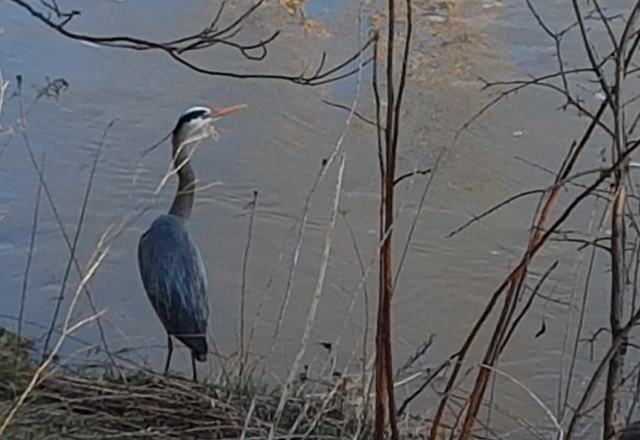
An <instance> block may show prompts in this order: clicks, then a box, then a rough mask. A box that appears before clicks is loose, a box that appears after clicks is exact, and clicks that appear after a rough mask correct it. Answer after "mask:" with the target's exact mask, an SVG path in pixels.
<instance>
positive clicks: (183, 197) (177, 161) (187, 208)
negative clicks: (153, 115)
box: [169, 140, 196, 220]
mask: <svg viewBox="0 0 640 440" xmlns="http://www.w3.org/2000/svg"><path fill="white" fill-rule="evenodd" d="M174 143H175V140H174ZM173 151H177V154H175V155H174V158H173V165H174V167H175V168H176V169H177V170H178V179H179V181H178V191H177V192H176V196H175V197H174V199H173V203H172V204H171V209H169V214H171V215H175V216H176V217H180V218H181V219H183V220H187V219H188V218H189V216H190V215H191V208H192V207H193V199H194V197H195V195H196V175H195V173H194V172H193V168H192V167H191V163H190V162H189V154H188V148H185V147H182V148H178V146H176V145H175V144H174V150H173Z"/></svg>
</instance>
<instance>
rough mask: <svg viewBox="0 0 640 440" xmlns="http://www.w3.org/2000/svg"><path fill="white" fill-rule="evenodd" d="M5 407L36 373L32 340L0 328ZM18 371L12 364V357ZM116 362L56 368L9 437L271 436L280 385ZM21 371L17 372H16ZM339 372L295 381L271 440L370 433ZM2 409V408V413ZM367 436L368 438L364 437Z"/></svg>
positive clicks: (0, 403) (0, 390)
mask: <svg viewBox="0 0 640 440" xmlns="http://www.w3.org/2000/svg"><path fill="white" fill-rule="evenodd" d="M0 335H1V336H0V397H1V399H0V410H4V409H6V408H7V406H8V405H10V404H11V402H12V401H13V398H14V397H16V396H17V395H19V394H20V393H22V392H23V391H24V389H25V388H26V386H27V384H28V381H29V379H30V378H31V376H32V375H33V373H34V371H35V367H36V366H35V364H33V363H31V362H30V361H29V359H28V356H29V351H28V350H29V349H30V348H31V344H30V343H29V342H28V341H26V340H24V339H22V340H21V342H20V344H19V350H18V351H17V352H16V350H15V347H16V341H17V339H16V336H15V335H13V334H12V333H9V332H7V331H4V330H0ZM16 362H17V363H18V369H15V363H16ZM119 370H120V372H124V373H125V374H124V375H123V376H120V374H119V373H118V374H113V373H112V372H113V368H112V366H109V365H105V366H104V367H100V366H98V367H92V368H91V369H87V370H84V371H83V372H78V371H67V370H65V369H63V368H55V367H52V369H51V370H47V371H46V372H45V373H44V374H43V375H42V378H41V380H40V382H39V383H38V386H37V387H36V388H35V389H34V390H33V392H32V393H31V394H30V396H29V402H28V405H24V406H23V407H22V408H21V409H20V410H19V411H18V412H17V413H16V417H15V418H14V420H13V423H12V424H11V425H10V426H9V429H8V430H7V431H6V432H5V436H7V437H6V438H29V439H47V438H70V439H85V438H87V439H88V438H111V439H149V438H161V439H184V438H190V439H223V438H244V439H253V438H267V437H269V432H270V429H271V428H272V426H273V421H274V417H275V415H276V410H277V407H278V404H279V401H280V394H279V390H276V389H275V388H274V389H269V388H268V387H266V386H260V385H254V384H252V383H251V382H238V381H233V382H229V381H221V383H219V384H217V385H208V384H207V385H205V384H194V383H192V382H190V381H187V380H184V379H181V378H173V377H164V376H160V375H157V374H154V373H152V372H150V371H145V370H134V369H126V368H124V367H122V366H121V367H120V368H119ZM16 371H17V372H18V373H17V375H16ZM347 383H348V381H346V380H345V379H342V378H338V380H337V381H333V382H332V383H328V384H326V385H325V386H324V387H323V389H317V390H315V391H313V392H310V391H309V390H310V387H308V383H307V381H305V380H298V381H296V383H295V384H294V387H293V390H292V393H291V396H290V397H289V398H288V399H287V401H286V405H285V406H284V409H283V412H282V415H281V416H280V422H279V424H278V427H277V429H276V430H275V432H274V434H273V437H272V438H308V439H320V438H336V439H337V438H345V439H346V438H353V436H354V434H355V433H356V432H359V433H360V435H363V436H366V432H367V429H368V428H367V427H365V426H363V425H362V423H361V416H362V414H363V411H362V409H363V408H362V405H361V404H360V403H359V402H360V401H361V400H360V399H358V398H357V397H356V394H354V393H353V390H351V389H350V388H349V387H348V386H346V384H347ZM3 412H4V411H3ZM361 438H363V437H361Z"/></svg>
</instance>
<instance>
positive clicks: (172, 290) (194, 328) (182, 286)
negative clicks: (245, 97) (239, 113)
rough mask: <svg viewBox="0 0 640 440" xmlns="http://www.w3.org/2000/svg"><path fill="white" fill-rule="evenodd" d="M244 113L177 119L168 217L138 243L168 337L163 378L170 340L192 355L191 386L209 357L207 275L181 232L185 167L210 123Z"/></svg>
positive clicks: (190, 185) (188, 181)
mask: <svg viewBox="0 0 640 440" xmlns="http://www.w3.org/2000/svg"><path fill="white" fill-rule="evenodd" d="M243 107H244V105H240V106H233V107H224V108H217V109H210V108H207V107H192V108H190V109H188V110H187V111H186V112H185V113H184V114H183V115H182V116H180V119H178V123H177V124H176V126H175V128H174V129H173V132H172V146H173V148H172V157H173V166H174V168H175V169H176V171H177V174H178V178H179V182H178V190H177V192H176V195H175V197H174V199H173V204H172V205H171V209H169V214H166V215H161V216H159V217H158V218H156V219H155V220H154V222H153V223H152V224H151V227H150V228H149V229H148V230H147V231H146V232H145V233H144V234H142V237H140V242H139V244H138V264H139V266H140V276H141V277H142V283H143V284H144V288H145V290H146V291H147V296H148V297H149V300H150V301H151V304H152V305H153V308H154V309H155V311H156V314H157V315H158V317H159V318H160V321H161V322H162V324H163V325H164V328H165V329H166V331H167V348H168V353H167V361H166V363H165V367H164V374H165V375H166V374H167V373H168V371H169V365H170V363H171V355H172V353H173V342H172V340H171V337H172V336H173V337H176V338H178V339H179V340H180V341H182V343H183V344H185V345H186V346H187V347H189V349H190V350H191V366H192V368H193V380H194V381H197V375H196V361H199V362H204V361H206V359H207V351H208V349H207V337H206V335H207V319H208V314H209V306H208V301H207V274H206V272H205V267H204V264H203V262H202V257H201V256H200V251H199V250H198V246H197V245H196V244H195V243H194V241H193V240H192V239H191V238H190V237H189V233H188V232H187V229H186V227H185V223H186V221H187V220H188V219H189V216H190V214H191V208H192V207H193V199H194V196H195V190H196V179H195V173H194V171H193V168H192V167H191V164H190V162H189V159H190V157H191V153H192V149H193V144H194V142H195V141H196V140H198V139H201V138H202V137H203V136H202V135H203V133H204V132H205V131H206V129H207V128H210V127H211V125H210V124H211V122H213V121H215V120H217V119H218V118H221V117H222V116H225V115H228V114H229V113H232V112H234V111H236V110H239V109H240V108H243Z"/></svg>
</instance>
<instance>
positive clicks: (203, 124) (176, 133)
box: [172, 104, 246, 154]
mask: <svg viewBox="0 0 640 440" xmlns="http://www.w3.org/2000/svg"><path fill="white" fill-rule="evenodd" d="M245 107H246V104H240V105H234V106H230V107H219V108H210V107H204V106H196V107H191V108H190V109H188V110H187V111H185V112H184V113H183V114H182V115H181V116H180V118H179V119H178V122H177V123H176V126H175V128H174V129H173V133H172V136H173V147H174V154H175V153H176V151H177V149H178V148H181V147H184V146H186V145H187V144H191V143H193V142H196V141H198V140H201V139H204V138H206V137H210V136H211V135H212V134H214V133H215V130H214V129H213V125H212V123H213V122H214V121H217V120H218V119H220V118H222V117H224V116H227V115H229V114H231V113H234V112H236V111H238V110H242V109H243V108H245Z"/></svg>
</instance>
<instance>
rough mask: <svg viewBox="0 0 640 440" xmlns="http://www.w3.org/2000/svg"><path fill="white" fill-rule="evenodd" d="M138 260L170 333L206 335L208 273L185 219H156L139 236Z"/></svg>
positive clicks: (148, 288)
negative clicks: (185, 224) (187, 229)
mask: <svg viewBox="0 0 640 440" xmlns="http://www.w3.org/2000/svg"><path fill="white" fill-rule="evenodd" d="M138 263H139V265H140V275H141V277H142V282H143V284H144V287H145V290H146V291H147V295H148V296H149V300H150V301H151V304H152V305H153V308H154V309H155V311H156V313H157V314H158V317H159V318H160V320H161V321H162V323H163V324H164V326H165V328H166V329H167V331H168V333H169V334H173V335H176V336H180V335H203V336H206V331H207V318H208V308H209V307H208V301H207V293H206V291H207V277H206V272H205V269H204V264H203V261H202V257H201V256H200V252H199V251H198V249H197V247H196V246H195V243H193V242H192V241H191V239H190V238H189V235H188V233H187V231H186V229H185V227H184V224H183V223H182V221H181V220H179V219H177V218H175V217H174V216H171V215H165V216H160V217H159V218H158V219H156V220H155V221H154V222H153V224H152V225H151V227H150V228H149V229H148V230H147V232H145V233H144V234H143V235H142V237H141V239H140V243H139V245H138ZM181 339H182V338H181ZM185 343H187V342H185ZM187 345H189V344H188V343H187Z"/></svg>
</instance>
